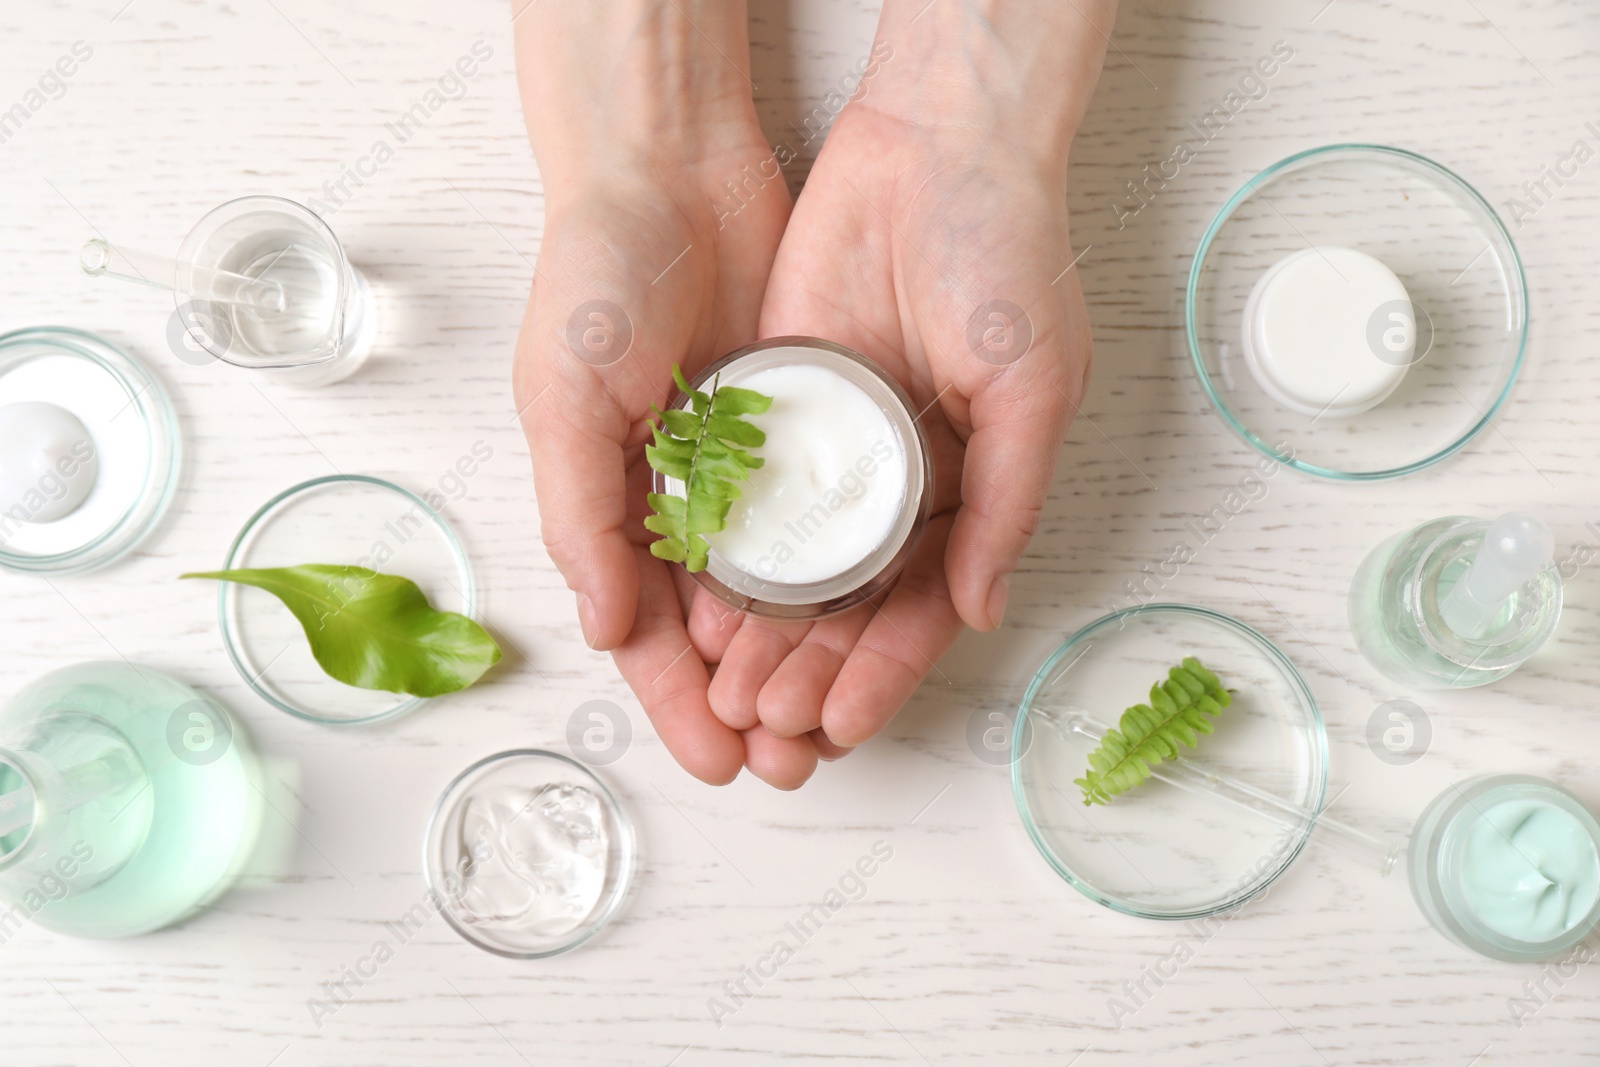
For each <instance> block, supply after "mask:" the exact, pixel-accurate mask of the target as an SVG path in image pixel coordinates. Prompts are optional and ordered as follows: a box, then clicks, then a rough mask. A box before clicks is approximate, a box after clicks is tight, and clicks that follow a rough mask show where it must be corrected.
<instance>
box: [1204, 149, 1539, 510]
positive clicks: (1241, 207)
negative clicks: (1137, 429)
mask: <svg viewBox="0 0 1600 1067" xmlns="http://www.w3.org/2000/svg"><path fill="white" fill-rule="evenodd" d="M1352 272H1354V273H1352ZM1319 291H1324V292H1326V293H1327V294H1328V298H1329V299H1328V300H1327V301H1320V300H1318V299H1317V294H1318V292H1319ZM1341 292H1344V293H1346V294H1347V295H1348V296H1349V301H1348V306H1345V305H1341V304H1339V303H1338V301H1337V300H1336V299H1335V298H1336V297H1337V296H1338V295H1339V294H1340V293H1341ZM1369 305H1370V306H1369ZM1274 316H1275V318H1274ZM1311 321H1315V322H1316V323H1317V324H1318V325H1317V326H1315V327H1312V328H1310V329H1309V330H1308V328H1307V325H1306V324H1307V323H1308V322H1311ZM1184 324H1185V330H1186V334H1187V339H1188V347H1189V354H1190V357H1191V359H1192V360H1193V363H1194V368H1195V372H1196V374H1197V375H1198V376H1199V380H1200V385H1201V388H1202V389H1203V390H1204V391H1205V394H1206V396H1207V397H1208V398H1209V399H1210V401H1211V403H1212V405H1213V406H1214V407H1215V408H1216V410H1217V413H1218V415H1220V416H1221V417H1222V420H1223V422H1224V423H1225V424H1226V425H1227V426H1228V428H1229V429H1230V430H1231V431H1233V433H1235V434H1236V435H1238V436H1239V437H1240V438H1242V439H1243V440H1244V441H1245V442H1247V443H1248V444H1249V445H1250V446H1251V447H1253V448H1255V449H1257V450H1258V451H1260V452H1261V453H1263V454H1264V455H1266V456H1269V457H1271V458H1272V459H1275V460H1277V461H1279V462H1282V463H1285V464H1287V465H1288V466H1290V467H1293V468H1295V469H1297V470H1300V471H1304V472H1305V473H1307V474H1312V475H1316V476H1319V477H1324V478H1332V479H1342V480H1373V479H1380V478H1391V477H1396V476H1399V475H1404V474H1409V473H1411V472H1413V471H1418V470H1421V469H1423V468H1424V467H1428V466H1430V465H1432V464H1434V463H1437V462H1439V461H1440V460H1442V459H1444V458H1446V457H1447V456H1450V455H1452V454H1454V453H1455V452H1456V451H1458V450H1459V449H1461V448H1462V447H1464V446H1465V445H1466V444H1467V443H1468V442H1469V441H1471V440H1472V439H1473V438H1474V437H1476V436H1477V435H1478V434H1479V433H1481V432H1482V431H1483V430H1484V428H1485V427H1487V426H1488V425H1489V422H1490V421H1491V420H1492V419H1493V418H1494V417H1495V414H1496V413H1497V412H1498V411H1499V410H1500V408H1501V407H1502V406H1503V405H1504V404H1505V402H1506V399H1507V397H1508V396H1509V394H1510V392H1511V387H1512V384H1513V383H1514V382H1515V380H1516V377H1517V373H1518V371H1519V370H1520V368H1521V366H1522V360H1523V355H1524V351H1525V349H1526V346H1527V339H1528V290H1527V282H1526V279H1525V277H1524V275H1523V270H1522V261H1521V259H1520V257H1519V256H1518V254H1517V249H1516V246H1515V244H1514V243H1513V242H1512V239H1511V235H1510V233H1509V232H1508V231H1507V230H1506V228H1505V225H1504V223H1503V222H1501V220H1500V218H1499V216H1498V215H1497V214H1496V213H1495V211H1494V208H1493V207H1491V206H1490V204H1489V203H1488V201H1486V200H1485V199H1484V198H1483V196H1482V195H1481V194H1479V193H1478V191H1477V190H1476V189H1474V188H1473V187H1472V186H1471V185H1469V184H1468V183H1467V182H1466V181H1464V180H1463V179H1462V178H1460V177H1459V176H1458V175H1456V174H1454V173H1453V172H1451V171H1450V170H1448V169H1446V168H1445V167H1443V166H1440V165H1439V164H1438V163H1435V162H1433V161H1432V160H1430V159H1427V158H1425V157H1423V156H1420V155H1417V154H1416V153H1414V152H1408V151H1405V150H1404V149H1400V148H1391V147H1386V146H1382V145H1365V144H1339V145H1329V146H1326V147H1322V148H1315V149H1312V150H1310V151H1306V152H1300V153H1298V154H1296V155H1292V156H1290V157H1288V158H1287V159H1284V160H1281V161H1280V162H1278V163H1275V164H1273V165H1272V166H1270V167H1268V168H1267V169H1266V170H1264V171H1262V172H1261V173H1260V174H1258V175H1256V176H1255V177H1254V178H1251V179H1250V180H1249V181H1248V182H1246V183H1245V185H1244V187H1243V188H1241V189H1240V190H1239V191H1238V192H1237V193H1235V194H1234V195H1233V196H1232V197H1231V198H1230V199H1229V200H1228V201H1227V203H1225V204H1224V205H1223V206H1222V209H1221V210H1220V211H1219V212H1218V213H1217V216H1216V218H1215V219H1214V220H1212V223H1211V225H1210V227H1209V228H1207V230H1206V231H1205V234H1204V235H1203V236H1202V237H1201V238H1200V243H1199V246H1198V248H1197V249H1196V251H1195V255H1194V261H1193V264H1192V266H1191V268H1190V271H1189V278H1188V285H1187V289H1186V292H1185V300H1184ZM1335 331H1336V332H1337V334H1338V337H1339V340H1338V341H1335V340H1334V339H1333V338H1332V337H1331V336H1329V333H1330V332H1335ZM1297 333H1298V334H1299V335H1300V336H1296V334H1297ZM1285 341H1290V342H1294V343H1293V344H1291V345H1288V346H1286V345H1285ZM1333 360H1338V361H1339V362H1338V366H1337V368H1336V367H1335V366H1332V365H1330V361H1333Z"/></svg>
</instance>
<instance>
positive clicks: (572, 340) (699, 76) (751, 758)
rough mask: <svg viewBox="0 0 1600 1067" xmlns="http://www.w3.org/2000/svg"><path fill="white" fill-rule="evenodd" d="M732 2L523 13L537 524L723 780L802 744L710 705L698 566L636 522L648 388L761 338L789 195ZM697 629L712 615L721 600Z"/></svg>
mask: <svg viewBox="0 0 1600 1067" xmlns="http://www.w3.org/2000/svg"><path fill="white" fill-rule="evenodd" d="M745 17H746V16H745V12H744V7H743V5H742V4H738V3H726V2H721V0H704V2H690V0H678V4H676V5H674V4H657V3H645V2H637V3H633V2H617V3H608V4H560V3H544V4H539V5H533V6H531V7H529V8H527V9H526V11H525V13H524V14H523V15H522V16H520V17H519V18H518V19H517V21H516V25H515V28H516V31H517V49H518V74H519V80H520V82H521V87H522V95H523V111H524V114H525V116H526V118H527V123H528V129H529V137H530V140H531V141H532V143H533V147H534V153H535V155H536V157H537V158H538V160H539V165H540V172H541V176H542V178H543V182H544V188H545V198H546V201H545V230H544V239H543V242H542V244H541V246H540V250H539V260H538V265H537V268H536V272H535V279H534V285H533V294H532V297H531V299H530V300H529V303H528V310H527V314H526V316H525V317H524V320H523V328H522V332H521V335H520V337H519V338H518V345H517V360H516V372H515V384H516V400H517V407H518V410H519V412H520V414H521V419H522V424H523V428H524V430H525V431H526V433H527V436H528V441H529V444H530V447H531V449H532V452H533V461H534V478H535V483H536V485H537V491H538V499H539V512H540V517H541V523H542V533H543V537H544V542H545V545H546V547H547V548H548V550H549V552H550V555H551V558H552V559H554V561H555V563H556V565H557V566H558V567H559V568H560V570H561V573H562V575H563V576H564V577H565V578H566V581H567V584H568V585H569V586H570V587H571V588H572V590H573V591H574V593H576V594H577V601H578V618H579V622H580V625H581V626H582V628H583V633H584V638H585V640H586V641H587V642H588V643H589V644H590V645H591V646H592V647H594V648H597V649H606V650H610V651H611V652H612V654H613V656H614V657H615V659H616V662H617V665H618V667H619V669H620V670H621V672H622V674H623V676H624V677H625V678H626V679H627V681H628V683H629V685H630V686H631V687H632V688H633V690H634V692H635V694H636V695H637V696H638V698H639V700H640V702H641V704H643V706H644V708H645V711H646V713H647V714H649V716H650V718H651V720H652V722H653V723H654V724H655V727H656V731H657V733H658V734H659V735H660V737H661V739H662V742H663V743H664V744H665V745H666V746H667V748H668V750H669V751H671V752H672V754H673V756H674V757H675V758H676V759H677V760H678V762H679V763H681V764H682V765H683V766H684V767H685V768H687V769H688V770H689V771H690V773H692V774H694V775H695V776H696V777H698V778H701V779H703V780H705V781H708V782H714V783H721V782H726V781H729V780H731V779H732V778H733V777H734V776H735V775H737V774H738V772H739V768H740V767H741V765H744V764H746V763H748V764H749V765H750V767H751V769H752V771H754V772H755V773H757V774H760V775H763V776H766V777H769V778H772V779H774V780H775V781H777V782H779V783H780V784H791V783H792V784H798V781H795V772H794V771H792V770H791V768H792V767H794V766H796V765H798V766H799V767H801V768H803V769H804V774H809V773H810V770H809V768H811V767H814V766H815V764H816V748H815V746H814V745H813V743H812V742H811V741H810V740H808V739H805V738H801V739H799V740H798V741H779V739H777V738H774V737H772V736H771V735H770V734H767V733H766V732H765V731H748V732H747V733H748V734H750V735H753V736H742V735H741V734H740V732H738V731H736V730H733V729H731V728H730V727H728V726H726V725H724V724H723V723H722V722H720V721H719V720H718V719H716V718H715V717H714V716H713V715H712V713H711V710H710V707H709V705H708V703H707V695H706V691H707V686H708V683H709V668H708V662H707V659H705V658H703V657H702V655H701V654H700V652H699V651H698V650H695V649H691V648H690V642H689V638H688V628H687V624H686V621H685V608H684V606H683V605H684V604H685V603H686V602H687V596H688V594H689V592H690V590H691V588H692V582H690V581H689V579H688V578H687V576H686V575H684V574H683V572H682V568H681V567H677V566H675V565H669V564H667V563H664V562H663V561H661V560H658V559H655V558H654V557H653V556H651V555H650V553H649V552H648V550H647V549H646V547H645V546H646V545H647V544H648V542H649V541H650V540H653V539H654V538H653V535H651V534H649V533H647V532H646V531H645V529H644V526H643V514H644V511H643V507H644V496H645V492H646V482H647V480H648V471H647V469H646V465H645V460H644V444H645V442H646V441H647V440H648V438H649V434H648V429H647V419H648V417H649V414H650V406H651V405H652V404H658V405H659V404H664V403H665V402H666V401H667V399H668V398H669V395H670V393H671V391H672V376H671V370H672V366H673V364H679V365H680V366H682V368H683V371H684V373H685V374H688V375H691V376H692V375H693V374H694V373H695V372H696V370H698V369H699V368H700V367H703V366H704V365H706V364H707V363H708V362H710V361H711V360H713V359H715V358H716V357H718V356H720V355H722V354H724V353H726V352H728V351H730V350H732V349H733V348H736V347H738V346H740V345H743V344H747V343H749V342H750V341H753V340H755V339H756V325H757V318H758V315H759V311H760V307H761V298H762V294H763V291H764V289H765V286H766V281H767V275H768V272H769V270H770V269H771V265H772V258H773V255H774V253H775V252H776V250H777V246H778V240H779V237H780V236H781V234H782V232H783V226H784V222H785V220H786V219H787V217H788V213H789V196H788V191H787V189H786V187H785V186H784V183H783V179H782V176H781V175H780V174H778V173H777V168H776V166H775V164H773V163H772V161H771V155H772V153H771V149H770V148H769V147H768V146H767V143H766V140H765V138H764V137H763V136H762V134H761V130H760V127H759V125H758V124H757V122H756V116H755V108H754V105H753V104H752V102H751V99H750V87H749V82H748V78H747V77H746V75H745V73H744V67H745V66H746V65H747V63H748V59H747V53H748V46H747V44H746V42H745V33H746V30H745ZM690 18H693V19H694V23H692V24H691V22H690V21H689V19H690ZM574 42H582V45H583V46H582V47H575V46H574ZM762 174H770V175H771V177H770V178H768V179H765V180H763V179H762V178H761V175H762ZM752 175H753V176H754V177H752ZM725 182H732V183H734V187H735V188H736V189H739V190H740V191H741V198H740V199H730V195H729V188H728V186H727V185H725V184H724V183H725ZM741 205H742V206H741ZM721 614H722V615H723V616H726V615H727V614H728V613H727V611H726V609H723V610H722V612H721ZM735 618H736V616H735ZM730 625H731V622H730ZM697 629H699V630H701V631H708V632H711V633H715V630H716V618H715V617H714V616H712V615H710V614H706V615H705V617H704V618H702V619H701V620H700V621H699V623H698V624H697ZM713 662H714V659H713ZM799 780H802V781H803V780H804V778H803V776H802V777H801V778H800V779H799Z"/></svg>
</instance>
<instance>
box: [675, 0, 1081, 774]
mask: <svg viewBox="0 0 1600 1067" xmlns="http://www.w3.org/2000/svg"><path fill="white" fill-rule="evenodd" d="M924 3H925V0H916V2H915V4H914V5H913V4H906V3H902V2H901V0H888V2H887V3H886V4H885V9H884V15H883V23H882V25H881V27H880V31H879V40H878V44H877V46H876V48H875V51H874V54H875V56H883V55H884V53H888V55H887V57H886V58H882V59H881V61H880V67H881V69H880V71H879V73H878V74H877V75H876V77H875V78H874V79H873V80H872V81H871V82H870V83H869V84H868V85H867V87H866V89H865V90H864V93H863V94H862V95H861V96H860V97H859V98H858V99H856V100H855V101H853V102H852V103H851V104H850V105H849V106H848V107H846V108H845V110H844V112H843V113H842V114H841V116H840V117H839V119H838V121H837V123H836V124H835V126H834V128H833V129H832V130H831V131H830V132H829V134H828V139H827V142H826V145H825V146H824V148H823V150H822V153H821V155H820V157H819V158H818V160H817V164H816V167H815V168H814V169H813V170H812V172H811V175H810V177H809V179H808V180H807V183H806V187H805V190H804V192H803V193H802V194H801V196H800V199H799V203H798V204H797V206H796V208H795V211H794V215H793V217H792V219H791V220H790V222H789V227H788V232H787V233H786V234H785V235H784V238H783V243H782V246H781V247H780V249H779V251H778V257H777V261H776V264H775V265H774V267H773V271H772V277H771V281H770V283H769V285H768V289H767V296H766V301H765V304H764V306H763V308H762V313H761V334H762V336H773V335H781V334H811V335H816V336H819V337H825V338H828V339H829V340H832V341H837V342H839V343H841V344H845V345H848V346H850V347H851V348H854V349H856V350H857V351H860V352H862V353H863V354H865V355H866V356H868V357H870V358H871V359H873V360H875V361H876V362H877V363H878V364H879V365H880V366H882V367H883V368H884V369H885V370H887V371H888V372H889V373H890V374H892V375H893V376H894V377H895V378H896V379H897V380H899V382H900V383H901V384H902V385H903V386H904V387H905V388H906V389H907V391H908V392H909V393H910V394H911V396H912V398H913V400H914V403H915V406H916V408H917V409H918V410H920V411H921V412H922V414H921V416H920V420H921V422H922V424H923V428H924V430H925V432H926V433H927V435H928V437H929V439H930V443H931V445H932V448H933V452H934V465H935V471H936V476H937V482H936V485H935V499H934V507H933V519H932V522H931V523H930V525H929V527H928V529H927V532H926V534H925V535H924V538H923V541H922V543H921V546H920V548H919V550H918V552H917V554H916V556H915V558H914V559H913V561H912V562H911V564H910V566H909V567H908V569H907V571H906V573H905V574H904V575H903V576H902V578H901V580H900V581H899V583H898V584H897V585H896V587H895V588H894V589H893V591H892V592H891V593H890V595H889V596H888V597H887V599H885V600H884V601H883V602H882V604H881V605H872V606H867V607H863V608H859V609H856V610H855V611H852V612H850V613H847V614H845V615H842V616H839V617H836V618H833V619H827V620H824V621H822V622H818V623H814V624H795V623H784V624H775V623H770V622H763V621H761V620H758V619H753V618H746V619H743V620H742V622H741V624H740V625H739V627H738V629H737V631H736V632H735V633H734V634H733V636H732V638H731V641H730V642H729V643H728V644H727V646H726V650H725V652H724V654H723V655H722V657H721V658H722V666H721V668H720V670H719V671H718V673H717V675H716V677H715V678H714V679H713V680H712V683H711V704H712V707H713V709H714V710H715V711H716V713H717V715H718V717H719V718H720V719H721V720H722V721H723V722H724V723H726V724H728V725H729V726H730V727H733V728H735V729H741V730H744V729H749V728H751V727H753V726H755V725H756V724H757V723H759V724H761V725H762V726H765V727H766V728H767V729H768V730H769V731H771V732H772V733H774V734H776V735H778V736H780V737H786V738H792V737H799V736H802V735H806V734H813V735H815V731H817V730H818V729H819V728H820V730H821V731H822V733H823V735H825V737H826V738H827V739H828V740H829V741H831V742H832V743H833V744H834V745H837V746H843V747H849V746H853V745H858V744H860V743H862V742H863V741H865V740H867V739H868V738H870V737H872V736H873V735H874V734H876V733H877V732H878V731H879V730H881V729H882V728H883V727H884V725H885V724H886V723H887V722H888V721H889V720H890V719H891V718H892V717H893V716H894V714H895V713H896V712H897V711H898V710H899V709H900V707H901V706H902V705H903V704H904V703H905V701H906V700H907V698H909V696H910V695H911V693H912V691H913V690H914V689H915V688H916V687H917V685H918V684H919V683H920V682H921V681H922V679H923V678H924V676H926V675H927V673H928V672H929V671H930V670H932V669H934V664H935V661H936V660H937V659H938V658H939V656H940V655H941V654H942V653H943V652H944V651H945V650H946V649H947V648H948V647H949V646H950V644H951V643H952V642H953V641H954V640H955V638H956V637H957V635H958V634H959V633H960V630H961V625H962V623H963V622H965V623H966V624H967V625H969V626H972V627H973V628H975V629H979V630H991V629H994V628H995V627H997V626H999V625H1000V621H1001V618H1002V617H1003V615H1004V612H1005V606H1006V600H1007V595H1008V587H1009V579H1010V574H1011V571H1012V570H1013V568H1014V567H1015V565H1016V562H1017V559H1018V557H1019V556H1020V555H1021V553H1022V551H1023V549H1024V548H1025V547H1026V545H1027V543H1028V539H1029V537H1030V536H1031V535H1032V534H1033V531H1034V529H1035V527H1036V526H1037V524H1038V519H1039V514H1040V511H1041V508H1042V505H1043V503H1044V497H1045V493H1046V491H1047V489H1048V487H1049V485H1050V480H1051V476H1052V473H1053V470H1054V467H1055V459H1056V455H1057V452H1058V451H1059V448H1060V445H1061V441H1062V438H1063V436H1064V434H1065V431H1066V428H1067V425H1068V424H1069V422H1070V420H1071V417H1072V414H1073V412H1075V411H1076V409H1077V405H1078V403H1079V401H1080V399H1081V397H1082V395H1083V389H1084V386H1085V380H1086V376H1087V374H1088V369H1089V356H1090V339H1089V331H1088V325H1087V316H1086V313H1085V310H1084V306H1083V297H1082V293H1081V291H1080V289H1079V286H1078V279H1077V275H1076V273H1075V272H1074V271H1072V270H1071V269H1069V268H1070V267H1071V265H1072V263H1073V257H1074V253H1073V250H1072V245H1071V242H1070V240H1069V237H1068V230H1067V206H1066V168H1067V149H1068V146H1069V144H1070V142H1071V138H1072V134H1073V132H1074V131H1075V129H1076V126H1077V123H1078V121H1079V120H1080V119H1081V117H1082V113H1083V109H1084V107H1085V106H1086V104H1087V100H1088V96H1089V94H1090V93H1091V92H1092V90H1093V86H1094V83H1095V80H1096V78H1097V77H1098V73H1099V64H1100V60H1101V58H1102V56H1103V52H1104V36H1103V34H1108V33H1109V32H1110V29H1111V26H1110V23H1111V11H1110V7H1111V5H1109V4H1095V5H1085V6H1084V7H1083V8H1082V9H1081V11H1082V12H1083V13H1082V14H1080V13H1079V10H1080V9H1074V8H1073V6H1072V5H1067V6H1066V7H1060V6H1059V5H1056V4H1055V3H1054V0H1052V2H1051V3H1050V4H1047V5H1046V4H1040V5H1035V4H1031V3H1026V4H1019V3H1010V4H996V5H990V6H993V7H997V8H1002V9H1004V20H1003V21H989V20H979V21H971V20H969V16H968V14H967V12H968V6H967V5H956V4H945V5H939V4H937V3H936V4H935V5H933V7H932V8H925V9H924V10H925V11H926V14H925V16H921V17H919V16H917V14H916V10H917V9H918V8H922V7H923V4H924ZM1024 9H1037V10H1034V11H1032V12H1031V13H1030V11H1028V10H1024ZM1063 12H1065V14H1064V15H1063ZM1090 15H1094V16H1097V17H1099V18H1100V19H1101V22H1102V25H1100V26H1096V25H1094V24H1091V23H1089V22H1088V21H1087V18H1088V16H1090ZM702 617H703V616H702V615H701V613H698V612H697V613H696V615H695V618H696V619H699V618H702ZM691 636H693V637H695V639H696V642H697V644H700V645H703V646H707V647H712V646H714V645H715V641H714V640H713V639H712V637H711V636H710V635H706V634H697V633H696V632H695V630H694V628H693V627H691Z"/></svg>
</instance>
